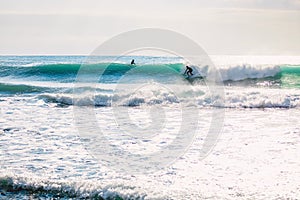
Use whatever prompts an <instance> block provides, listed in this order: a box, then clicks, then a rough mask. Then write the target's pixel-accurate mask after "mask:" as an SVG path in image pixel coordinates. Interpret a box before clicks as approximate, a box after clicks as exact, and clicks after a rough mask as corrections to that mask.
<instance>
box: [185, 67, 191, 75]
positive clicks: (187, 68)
mask: <svg viewBox="0 0 300 200" xmlns="http://www.w3.org/2000/svg"><path fill="white" fill-rule="evenodd" d="M192 72H193V69H192V68H191V67H189V66H186V70H185V72H184V74H187V75H188V76H193V73H192Z"/></svg>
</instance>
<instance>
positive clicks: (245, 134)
mask: <svg viewBox="0 0 300 200" xmlns="http://www.w3.org/2000/svg"><path fill="white" fill-rule="evenodd" d="M86 58H87V57H86V56H0V116H1V118H0V199H29V198H31V199H59V198H61V199H297V198H299V195H300V193H299V191H300V185H299V182H300V178H299V177H300V170H299V166H300V159H299V158H300V154H299V152H300V122H299V115H300V109H299V108H300V57H296V56H210V58H211V60H212V62H213V63H214V65H215V68H216V69H217V71H218V74H219V75H220V81H219V82H217V83H216V87H218V88H220V90H216V91H217V92H215V91H214V90H213V87H212V86H211V85H210V82H209V80H208V79H209V74H210V73H211V67H210V66H208V65H205V64H201V63H199V64H197V63H189V62H188V61H187V60H185V59H184V58H180V57H161V56H120V57H118V58H117V59H115V57H113V56H100V57H97V58H93V59H89V62H86ZM133 58H134V59H135V62H136V65H130V61H131V59H133ZM83 63H84V65H83ZM186 65H189V66H190V67H192V68H193V73H194V74H195V76H194V77H193V78H188V77H187V76H186V75H184V71H185V66H186ZM83 67H85V73H84V74H81V75H80V72H81V71H80V70H82V68H83ZM99 70H103V73H101V76H98V77H97V79H96V80H95V79H94V74H95V73H97V72H98V71H99ZM81 78H82V79H81ZM82 80H83V81H82ZM124 110H125V111H126V112H125V111H124ZM124 113H125V114H124ZM123 114H124V115H123ZM91 116H92V117H93V119H92V120H90V118H89V117H91ZM195 116H196V117H195ZM220 117H221V118H222V119H219V118H220ZM195 118H197V119H196V121H195ZM195 123H197V124H196V125H195ZM194 127H195V128H194ZM215 127H218V128H220V133H219V132H218V133H216V135H215V137H212V138H214V140H215V141H213V142H211V143H209V144H212V147H211V149H209V151H208V152H207V154H205V156H204V154H203V149H204V147H205V145H206V143H205V142H206V141H207V140H208V139H207V138H208V135H209V134H210V133H212V134H214V131H215V132H216V129H217V128H215ZM191 129H193V131H194V132H195V133H194V134H193V135H189V134H190V133H189V132H190V131H191ZM99 130H101V132H102V133H103V135H104V136H103V137H105V140H104V139H103V138H102V137H94V135H93V134H94V133H96V131H99ZM210 131H211V132H210ZM144 133H146V135H143V134H144ZM178 133H181V135H182V137H183V138H182V139H181V140H179V141H180V142H182V143H183V144H185V143H184V142H185V140H184V139H190V140H191V141H190V143H187V145H186V146H182V145H181V144H177V143H176V144H174V145H173V146H172V148H171V147H169V148H168V145H172V141H174V140H176V135H178ZM185 136H186V138H185ZM174 138H175V139H174ZM210 139H211V138H210ZM160 149H167V150H170V151H171V152H173V153H170V154H167V155H165V157H164V159H161V162H160V160H159V159H158V161H156V160H155V162H159V163H158V164H157V163H156V164H155V163H154V164H153V165H155V166H157V168H158V169H156V170H154V171H151V170H152V168H151V167H152V166H147V165H144V163H147V159H148V157H143V156H148V155H156V154H155V152H159V150H160ZM107 150H111V151H107ZM124 152H134V153H133V154H129V155H127V154H124ZM131 155H142V156H140V157H132V156H131ZM126 156H127V157H126ZM146 158H147V159H146ZM150 158H152V157H151V156H150V157H149V159H150ZM173 158H174V159H173ZM122 159H124V160H122ZM168 159H169V160H170V162H169V160H168ZM163 160H167V161H168V162H166V163H163ZM118 162H119V165H116V163H118ZM162 163H163V164H164V165H160V164H162ZM127 165H128V166H129V167H128V168H126V166H127ZM115 166H117V167H115ZM120 166H122V167H120ZM143 167H145V170H144V168H143ZM147 167H148V168H147ZM136 168H137V169H141V170H140V171H138V170H137V171H132V170H131V169H136ZM143 170H144V171H143ZM147 170H149V173H146V172H147ZM150 171H151V172H150Z"/></svg>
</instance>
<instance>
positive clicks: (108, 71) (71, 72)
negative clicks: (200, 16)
mask: <svg viewBox="0 0 300 200" xmlns="http://www.w3.org/2000/svg"><path fill="white" fill-rule="evenodd" d="M184 66H185V65H184V64H183V63H169V64H142V65H136V66H132V65H129V64H123V63H95V64H86V65H84V67H83V66H82V65H81V64H80V63H72V64H66V63H56V64H41V65H39V64H37V65H33V66H18V67H12V66H1V67H0V77H5V76H21V77H29V76H31V77H38V76H46V77H48V78H49V77H50V78H51V77H52V78H53V76H58V77H59V78H60V80H61V81H64V79H63V78H62V76H66V77H68V76H69V77H73V79H72V80H73V81H74V78H75V77H76V74H77V73H78V71H79V70H80V68H81V67H83V68H84V69H85V72H88V73H91V74H94V73H95V72H99V69H101V70H103V69H105V71H104V73H103V75H104V76H105V75H124V74H125V73H127V72H130V71H131V70H133V69H134V71H133V73H132V74H139V75H166V76H169V75H170V72H171V71H172V72H174V73H177V74H178V75H180V74H183V72H184V70H185V67H184ZM191 67H192V68H193V69H194V74H196V77H203V78H205V77H207V74H209V70H210V67H209V66H201V65H194V66H191ZM216 68H217V69H218V70H219V72H220V75H221V78H222V80H223V81H240V80H246V79H262V78H266V77H276V76H278V77H280V75H281V74H282V73H288V74H297V75H299V71H300V67H299V66H279V65H265V64H228V65H218V66H216Z"/></svg>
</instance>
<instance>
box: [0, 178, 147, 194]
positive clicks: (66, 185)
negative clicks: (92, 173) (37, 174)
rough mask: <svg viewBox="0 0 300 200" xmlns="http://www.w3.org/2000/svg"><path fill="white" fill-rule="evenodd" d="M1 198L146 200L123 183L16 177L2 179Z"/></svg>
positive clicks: (0, 180) (131, 187)
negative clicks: (103, 183) (106, 183)
mask: <svg viewBox="0 0 300 200" xmlns="http://www.w3.org/2000/svg"><path fill="white" fill-rule="evenodd" d="M0 192H1V193H0V198H1V197H3V198H5V199H18V198H22V199H24V197H26V198H29V199H31V198H32V197H34V198H36V199H40V198H42V199H65V198H67V199H98V200H106V199H109V200H114V199H115V200H127V199H144V198H145V196H146V195H145V194H143V193H141V194H139V192H137V191H135V187H134V186H127V185H124V184H122V183H119V184H118V183H116V184H110V185H101V184H100V183H95V182H82V181H81V182H67V181H50V180H44V179H40V178H26V177H15V176H11V177H10V176H4V177H0Z"/></svg>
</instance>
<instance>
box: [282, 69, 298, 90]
mask: <svg viewBox="0 0 300 200" xmlns="http://www.w3.org/2000/svg"><path fill="white" fill-rule="evenodd" d="M280 69H281V72H280V80H281V85H282V87H284V88H300V66H290V65H287V66H281V67H280Z"/></svg>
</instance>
